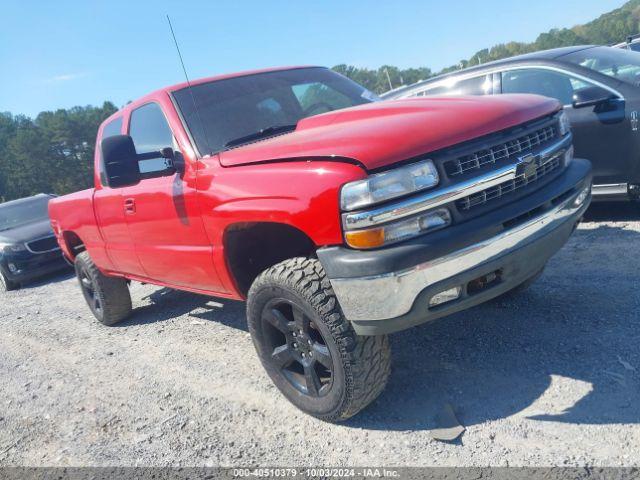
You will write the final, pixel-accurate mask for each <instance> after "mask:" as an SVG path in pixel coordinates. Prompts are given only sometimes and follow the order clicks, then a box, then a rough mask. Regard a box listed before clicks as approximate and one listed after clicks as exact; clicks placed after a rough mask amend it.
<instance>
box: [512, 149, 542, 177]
mask: <svg viewBox="0 0 640 480" xmlns="http://www.w3.org/2000/svg"><path fill="white" fill-rule="evenodd" d="M537 170H538V162H537V161H536V155H533V154H531V153H530V154H528V155H524V156H522V157H520V161H519V162H518V165H517V166H516V176H520V175H524V177H525V178H528V177H530V176H531V175H535V174H536V171H537Z"/></svg>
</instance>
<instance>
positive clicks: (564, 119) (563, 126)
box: [558, 110, 571, 136]
mask: <svg viewBox="0 0 640 480" xmlns="http://www.w3.org/2000/svg"><path fill="white" fill-rule="evenodd" d="M558 120H559V122H560V135H562V136H565V135H566V134H567V133H569V132H571V123H569V116H568V115H567V112H565V111H564V110H563V111H562V112H560V117H558Z"/></svg>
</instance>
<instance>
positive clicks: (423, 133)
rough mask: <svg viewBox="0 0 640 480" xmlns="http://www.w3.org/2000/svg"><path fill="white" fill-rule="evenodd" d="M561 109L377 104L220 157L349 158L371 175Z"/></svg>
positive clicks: (515, 98) (552, 103)
mask: <svg viewBox="0 0 640 480" xmlns="http://www.w3.org/2000/svg"><path fill="white" fill-rule="evenodd" d="M559 109H560V104H559V103H558V102H557V101H556V100H552V99H549V98H545V97H540V96H537V95H496V96H491V97H431V98H412V99H404V100H390V101H385V102H375V103H369V104H366V105H361V106H358V107H352V108H347V109H344V110H336V111H333V112H329V113H324V114H321V115H316V116H313V117H308V118H304V119H302V120H301V121H300V122H299V123H298V126H297V128H296V130H295V131H293V132H291V133H288V134H285V135H281V136H277V137H272V138H269V139H266V140H262V141H259V142H255V143H252V144H249V145H245V146H242V147H238V148H235V149H233V150H229V151H226V152H222V153H221V154H220V162H221V164H222V165H223V166H228V167H231V166H237V165H245V164H250V163H258V162H269V161H277V160H293V159H313V158H319V157H320V158H327V157H338V158H340V157H342V158H349V159H352V160H355V161H358V162H360V163H361V164H363V165H364V166H365V168H366V169H367V170H375V169H378V168H382V167H385V166H387V165H391V164H393V163H396V162H399V161H403V160H407V159H410V158H413V157H417V156H419V155H424V154H428V153H430V152H434V151H437V150H441V149H443V148H446V147H450V146H452V145H456V144H459V143H462V142H465V141H467V140H471V139H474V138H478V137H481V136H483V135H488V134H490V133H493V132H496V131H499V130H504V129H507V128H509V127H513V126H515V125H518V124H520V123H524V122H526V121H529V120H533V119H536V118H539V117H542V116H544V115H548V114H550V113H553V112H554V111H556V110H559Z"/></svg>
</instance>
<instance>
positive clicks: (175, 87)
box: [103, 65, 324, 123]
mask: <svg viewBox="0 0 640 480" xmlns="http://www.w3.org/2000/svg"><path fill="white" fill-rule="evenodd" d="M299 68H324V67H319V66H317V65H298V66H290V67H271V68H262V69H258V70H245V71H241V72H235V73H225V74H221V75H214V76H212V77H203V78H197V79H195V80H189V83H190V84H191V86H194V85H200V84H202V83H209V82H215V81H218V80H227V79H229V78H236V77H246V76H249V75H256V74H259V73H267V72H279V71H284V70H296V69H299ZM189 83H187V82H181V83H176V84H175V85H170V86H168V87H163V88H158V89H156V90H154V91H152V92H149V93H148V94H146V95H145V96H143V97H140V98H138V99H136V100H134V101H132V102H131V103H128V104H127V105H125V106H124V107H122V108H120V109H118V111H117V112H115V113H113V114H112V115H110V116H109V117H108V118H106V119H105V120H104V122H103V123H105V122H108V121H109V120H111V119H112V118H113V117H117V116H119V115H120V114H121V113H122V112H123V111H125V110H129V109H132V108H135V107H136V106H138V105H140V104H141V103H145V102H146V100H147V99H148V98H149V97H152V96H155V95H157V94H158V93H159V92H166V93H170V92H175V91H177V90H182V89H183V88H187V87H188V86H189Z"/></svg>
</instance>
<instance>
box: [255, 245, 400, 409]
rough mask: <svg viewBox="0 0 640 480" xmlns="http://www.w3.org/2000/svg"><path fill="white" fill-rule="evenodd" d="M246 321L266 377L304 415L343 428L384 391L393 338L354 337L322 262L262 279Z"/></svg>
mask: <svg viewBox="0 0 640 480" xmlns="http://www.w3.org/2000/svg"><path fill="white" fill-rule="evenodd" d="M247 319H248V322H249V331H250V332H251V336H252V338H253V342H254V345H255V347H256V350H257V352H258V356H259V358H260V360H261V362H262V364H263V366H264V368H265V370H266V371H267V373H268V375H269V376H270V377H271V380H272V381H273V382H274V384H275V385H276V386H277V387H278V389H279V390H280V391H281V392H282V394H283V395H284V396H285V397H286V398H287V399H288V400H289V401H291V403H293V404H294V405H295V406H296V407H298V408H299V409H300V410H302V411H304V412H306V413H308V414H310V415H313V416H315V417H318V418H320V419H323V420H327V421H340V420H345V419H347V418H349V417H351V416H353V415H355V414H356V413H358V412H359V411H360V410H362V409H363V408H365V407H366V406H367V405H369V404H370V403H371V402H372V401H373V400H375V399H376V397H378V395H380V393H381V392H382V391H383V390H384V388H385V386H386V383H387V379H388V376H389V372H390V363H391V355H390V349H389V341H388V338H387V337H386V336H375V337H361V336H358V335H356V334H355V332H354V331H353V328H352V327H351V324H350V323H349V322H348V321H347V320H346V319H345V318H344V315H343V314H342V311H341V310H340V306H339V304H338V301H337V299H336V297H335V295H334V293H333V290H332V289H331V284H330V283H329V280H328V279H327V277H326V275H325V273H324V270H323V268H322V266H321V265H320V262H318V261H317V260H315V259H306V258H293V259H290V260H285V261H284V262H282V263H279V264H277V265H275V266H273V267H271V268H269V269H268V270H266V271H265V272H263V273H262V274H261V275H260V276H259V277H258V278H257V279H256V280H255V282H254V283H253V285H252V286H251V290H250V292H249V297H248V302H247Z"/></svg>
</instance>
